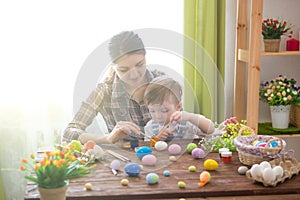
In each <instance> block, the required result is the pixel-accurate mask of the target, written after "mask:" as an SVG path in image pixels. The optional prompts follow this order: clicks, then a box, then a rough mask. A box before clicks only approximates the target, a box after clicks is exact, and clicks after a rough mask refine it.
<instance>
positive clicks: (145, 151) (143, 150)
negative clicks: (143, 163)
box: [136, 146, 152, 160]
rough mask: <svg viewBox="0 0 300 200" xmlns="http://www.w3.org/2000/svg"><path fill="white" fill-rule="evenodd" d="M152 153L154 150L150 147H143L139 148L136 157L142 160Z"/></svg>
mask: <svg viewBox="0 0 300 200" xmlns="http://www.w3.org/2000/svg"><path fill="white" fill-rule="evenodd" d="M151 153H152V149H151V148H150V147H148V146H143V147H140V148H138V150H137V151H136V155H137V157H138V158H139V159H140V160H141V159H142V158H143V157H144V156H145V155H148V154H151Z"/></svg>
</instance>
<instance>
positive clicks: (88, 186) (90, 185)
mask: <svg viewBox="0 0 300 200" xmlns="http://www.w3.org/2000/svg"><path fill="white" fill-rule="evenodd" d="M84 187H85V189H86V190H92V189H93V185H92V184H91V183H86V184H85V185H84Z"/></svg>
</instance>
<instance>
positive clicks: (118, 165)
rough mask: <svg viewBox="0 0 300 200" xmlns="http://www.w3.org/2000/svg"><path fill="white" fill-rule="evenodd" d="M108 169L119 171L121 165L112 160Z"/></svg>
mask: <svg viewBox="0 0 300 200" xmlns="http://www.w3.org/2000/svg"><path fill="white" fill-rule="evenodd" d="M110 168H112V169H114V170H119V169H120V168H121V163H120V161H119V160H113V161H111V163H110Z"/></svg>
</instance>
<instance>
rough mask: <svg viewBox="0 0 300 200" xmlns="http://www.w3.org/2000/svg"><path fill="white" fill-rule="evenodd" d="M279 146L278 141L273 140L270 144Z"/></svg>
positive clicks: (270, 145)
mask: <svg viewBox="0 0 300 200" xmlns="http://www.w3.org/2000/svg"><path fill="white" fill-rule="evenodd" d="M278 146H279V144H278V142H276V141H273V142H271V143H270V144H269V147H278Z"/></svg>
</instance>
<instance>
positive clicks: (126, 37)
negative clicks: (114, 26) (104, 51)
mask: <svg viewBox="0 0 300 200" xmlns="http://www.w3.org/2000/svg"><path fill="white" fill-rule="evenodd" d="M108 50H109V55H110V58H111V61H112V62H116V60H117V59H119V58H120V57H121V56H124V55H126V54H132V53H136V52H137V51H142V53H144V54H145V53H146V50H145V47H144V44H143V41H142V39H141V38H140V37H139V36H138V34H136V33H134V32H133V31H123V32H121V33H119V34H117V35H115V36H113V37H112V38H111V40H110V43H109V46H108Z"/></svg>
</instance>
